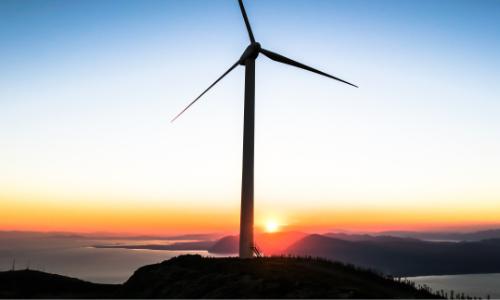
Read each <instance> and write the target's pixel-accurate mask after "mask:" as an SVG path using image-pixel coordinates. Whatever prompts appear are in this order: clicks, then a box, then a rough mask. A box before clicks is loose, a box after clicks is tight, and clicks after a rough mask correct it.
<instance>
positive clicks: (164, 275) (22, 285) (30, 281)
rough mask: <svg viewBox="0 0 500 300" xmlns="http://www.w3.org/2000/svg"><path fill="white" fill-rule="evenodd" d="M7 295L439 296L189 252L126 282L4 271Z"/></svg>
mask: <svg viewBox="0 0 500 300" xmlns="http://www.w3.org/2000/svg"><path fill="white" fill-rule="evenodd" d="M0 297H1V298H439V297H438V296H437V295H435V294H432V293H430V292H429V291H427V290H424V289H416V288H415V287H414V286H413V285H411V284H408V283H404V282H399V281H395V280H393V279H390V278H386V277H383V276H380V275H378V274H376V273H374V272H371V271H367V270H362V269H358V268H355V267H353V266H348V265H344V264H341V263H334V262H330V261H327V260H322V259H311V258H291V257H266V258H256V259H239V258H235V257H233V258H204V257H201V256H199V255H183V256H179V257H176V258H172V259H170V260H167V261H164V262H162V263H159V264H154V265H148V266H144V267H142V268H139V269H138V270H137V271H136V272H135V273H134V274H133V275H132V276H131V277H130V278H129V280H127V281H126V282H125V283H124V284H122V285H107V284H94V283H90V282H85V281H82V280H79V279H75V278H69V277H65V276H60V275H55V274H48V273H43V272H38V271H30V270H24V271H8V272H0Z"/></svg>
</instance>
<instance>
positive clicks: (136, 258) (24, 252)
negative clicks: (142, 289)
mask: <svg viewBox="0 0 500 300" xmlns="http://www.w3.org/2000/svg"><path fill="white" fill-rule="evenodd" d="M118 242H124V243H126V244H132V243H134V241H115V240H113V241H111V242H110V241H103V240H89V239H73V238H47V237H11V236H9V237H5V236H1V235H0V270H1V271H4V270H9V269H11V268H12V264H13V259H15V261H16V262H15V265H16V269H25V268H27V267H28V266H29V268H30V269H36V270H42V271H45V272H49V273H56V274H61V275H67V276H71V277H76V278H80V279H84V280H89V281H93V282H102V283H122V282H124V281H125V280H127V279H128V278H129V277H130V276H131V275H132V273H133V272H134V271H135V270H136V269H137V268H139V267H141V266H144V265H148V264H154V263H158V262H161V261H164V260H166V259H169V258H171V257H174V256H178V255H181V254H186V253H193V254H194V253H196V254H200V255H204V256H207V255H209V253H208V252H206V251H166V250H130V249H99V248H93V247H92V245H96V244H114V243H118ZM168 242H173V241H165V240H163V241H144V240H143V241H140V243H141V244H158V243H168ZM135 243H137V241H135ZM210 256H213V255H211V254H210Z"/></svg>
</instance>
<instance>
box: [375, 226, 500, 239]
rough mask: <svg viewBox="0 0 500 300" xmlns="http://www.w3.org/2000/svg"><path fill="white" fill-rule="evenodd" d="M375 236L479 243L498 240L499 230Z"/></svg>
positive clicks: (413, 232)
mask: <svg viewBox="0 0 500 300" xmlns="http://www.w3.org/2000/svg"><path fill="white" fill-rule="evenodd" d="M377 235H390V236H396V237H410V238H416V239H421V240H431V241H481V240H486V239H500V229H488V230H481V231H473V232H425V231H423V232H419V231H384V232H381V233H379V234H377Z"/></svg>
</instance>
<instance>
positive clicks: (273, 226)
mask: <svg viewBox="0 0 500 300" xmlns="http://www.w3.org/2000/svg"><path fill="white" fill-rule="evenodd" d="M278 230H279V224H278V222H276V220H267V222H266V232H269V233H273V232H276V231H278Z"/></svg>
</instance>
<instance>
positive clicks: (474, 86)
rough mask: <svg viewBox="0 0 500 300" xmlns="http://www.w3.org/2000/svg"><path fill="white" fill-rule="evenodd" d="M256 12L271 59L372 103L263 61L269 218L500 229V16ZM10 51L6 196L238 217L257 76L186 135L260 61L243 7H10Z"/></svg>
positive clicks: (487, 12)
mask: <svg viewBox="0 0 500 300" xmlns="http://www.w3.org/2000/svg"><path fill="white" fill-rule="evenodd" d="M245 4H246V8H247V12H248V15H249V18H250V22H251V24H252V27H253V30H254V34H255V36H256V39H257V40H258V41H260V42H261V43H262V45H263V47H265V48H267V49H270V50H272V51H275V52H279V53H281V54H283V55H286V56H288V57H290V58H293V59H296V60H298V61H301V62H303V63H306V64H308V65H311V66H313V67H317V68H318V69H321V70H324V71H326V72H329V73H331V74H333V75H335V76H338V77H340V78H343V79H346V80H348V81H350V82H353V83H355V84H358V85H359V86H360V88H359V89H354V88H351V87H349V86H347V85H342V84H340V83H337V82H335V81H331V80H329V79H326V78H322V77H319V76H317V75H315V74H310V73H307V72H304V71H301V70H299V69H294V68H291V67H288V66H284V65H279V64H277V63H274V62H271V61H270V60H268V59H267V58H265V57H259V59H258V62H257V67H256V68H257V69H256V72H257V79H256V81H257V90H256V97H257V98H256V103H257V104H256V105H257V108H256V112H257V117H256V122H257V123H256V135H257V136H256V196H257V198H259V199H261V200H260V201H261V202H258V204H257V210H260V212H261V214H262V215H263V214H265V213H269V214H278V215H279V214H280V213H279V211H280V209H281V208H282V207H283V205H284V204H286V205H287V206H289V207H290V208H289V209H290V211H289V215H294V213H295V214H297V213H296V212H299V211H301V210H304V209H305V208H304V202H307V201H309V200H311V199H313V200H314V201H316V202H315V203H316V204H315V208H318V207H326V208H327V209H332V210H334V209H336V210H341V209H345V210H353V211H355V210H356V209H357V208H359V207H363V208H366V207H368V208H370V207H372V208H374V209H375V208H376V209H379V208H381V209H383V208H387V209H389V208H394V207H396V208H400V209H417V210H418V209H421V210H425V209H428V208H429V207H431V206H437V207H441V208H442V209H443V210H445V209H446V208H447V207H448V208H449V207H450V206H451V205H458V207H461V209H462V210H464V211H465V210H468V209H470V208H471V207H472V206H477V205H478V203H479V206H478V208H476V210H477V212H476V211H474V212H475V213H477V215H481V214H482V213H484V212H486V211H489V212H491V211H492V210H493V211H498V212H499V213H500V207H498V205H497V204H496V203H498V200H499V198H500V188H499V187H498V182H499V180H500V157H499V155H498V153H500V118H498V116H499V115H500V101H499V99H500V97H499V96H500V86H499V82H500V59H499V54H498V53H500V18H499V17H498V16H499V15H500V2H499V1H356V0H353V1H326V0H325V1H323V0H321V1H319V0H318V1H306V0H294V1H278V0H274V1H263V0H259V1H250V0H248V1H245ZM0 41H1V43H0V70H1V72H0V143H1V147H0V165H2V168H0V192H1V193H2V194H3V195H4V197H7V196H8V197H13V196H12V195H25V196H26V197H27V198H30V199H32V201H35V202H36V201H38V200H37V199H39V198H40V199H41V198H46V197H49V198H50V199H57V200H54V201H56V202H57V201H61V202H64V201H68V200H71V199H73V198H72V197H74V195H75V194H78V195H85V197H87V198H88V199H91V201H95V202H98V201H102V200H103V199H106V201H109V202H111V203H113V201H118V200H116V199H121V200H120V201H122V200H123V199H124V198H126V199H127V200H126V201H128V202H127V203H129V204H130V206H131V207H132V206H133V205H138V203H144V201H146V203H148V205H157V204H158V203H163V204H164V205H166V206H168V205H174V204H175V205H180V204H179V203H181V202H182V205H183V207H185V208H186V209H187V208H188V207H192V206H203V205H205V206H210V205H212V203H213V201H217V205H219V206H220V207H222V208H223V209H228V210H231V209H233V210H234V209H237V207H238V205H239V201H238V198H239V184H240V177H239V175H240V172H241V161H240V160H241V139H242V121H243V114H242V110H243V97H242V96H243V78H244V77H243V76H244V73H243V69H242V68H238V69H237V70H235V71H234V72H233V73H231V74H230V75H228V76H227V78H225V79H224V80H223V81H222V82H220V83H219V84H218V86H217V87H216V88H214V89H213V90H212V91H210V92H209V93H208V94H207V95H206V96H205V97H204V98H203V99H202V100H200V101H199V102H198V103H197V104H196V105H195V106H193V107H192V108H191V109H190V111H188V112H187V113H186V114H185V115H183V116H182V117H181V118H180V119H179V120H178V121H177V122H176V123H175V124H173V125H172V124H170V123H169V120H170V119H171V118H172V117H173V116H174V115H175V114H176V113H177V112H178V111H180V110H181V109H182V108H183V107H184V105H186V104H187V103H189V101H191V100H192V99H193V98H194V97H196V96H197V95H198V94H199V93H200V92H201V91H202V90H203V89H204V88H206V87H207V86H208V85H209V84H210V83H211V82H212V81H213V80H215V79H216V78H217V77H218V76H219V75H220V74H221V73H222V72H224V71H225V70H226V69H227V68H228V67H229V66H230V65H231V64H232V63H233V62H235V61H236V60H237V59H238V58H239V56H240V55H241V53H242V51H243V50H244V48H245V47H246V45H247V44H248V40H247V35H246V32H245V27H244V23H243V21H242V18H241V15H240V12H239V8H238V5H237V2H236V1H229V0H218V1H205V0H198V1H195V0H182V1H173V0H172V1H5V0H4V1H2V2H0ZM5 195H6V196H5ZM41 195H43V197H42V196H41ZM30 201H31V200H30ZM40 201H41V200H40ZM74 201H76V200H74ZM182 205H181V206H182ZM285 214H286V213H285ZM283 218H288V219H292V217H290V216H288V217H283Z"/></svg>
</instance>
